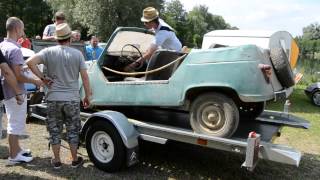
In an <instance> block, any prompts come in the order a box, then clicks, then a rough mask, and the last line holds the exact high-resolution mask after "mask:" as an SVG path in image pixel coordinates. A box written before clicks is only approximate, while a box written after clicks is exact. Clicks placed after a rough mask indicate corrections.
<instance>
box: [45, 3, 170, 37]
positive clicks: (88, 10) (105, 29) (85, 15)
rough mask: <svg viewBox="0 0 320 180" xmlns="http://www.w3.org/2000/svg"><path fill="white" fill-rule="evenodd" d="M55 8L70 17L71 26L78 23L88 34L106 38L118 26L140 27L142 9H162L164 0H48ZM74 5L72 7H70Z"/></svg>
mask: <svg viewBox="0 0 320 180" xmlns="http://www.w3.org/2000/svg"><path fill="white" fill-rule="evenodd" d="M48 1H49V4H50V5H51V6H52V8H53V9H55V10H62V11H64V12H65V13H66V14H67V15H68V16H70V17H72V19H71V18H70V19H68V22H69V23H70V24H71V26H72V27H73V26H74V25H76V24H80V25H81V26H82V27H84V28H87V29H88V34H96V35H98V36H99V37H100V38H101V39H102V40H107V39H108V37H109V36H110V35H111V33H112V32H113V31H114V30H115V29H116V28H117V27H119V26H138V27H142V26H143V24H142V23H141V21H140V18H141V15H142V13H141V12H142V10H143V9H144V8H145V7H147V6H153V7H156V8H158V9H162V4H163V2H164V0H140V1H127V0H77V1H75V0H71V1H63V0H58V1H57V0H48ZM72 7H74V8H72Z"/></svg>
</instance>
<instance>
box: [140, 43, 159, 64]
mask: <svg viewBox="0 0 320 180" xmlns="http://www.w3.org/2000/svg"><path fill="white" fill-rule="evenodd" d="M157 49H158V48H157V46H156V45H155V44H151V45H150V47H149V48H148V49H147V52H146V53H145V54H144V55H143V56H142V57H141V58H139V59H138V60H136V62H137V63H143V62H144V61H146V60H148V59H150V58H151V56H152V54H153V53H154V52H155V51H156V50H157Z"/></svg>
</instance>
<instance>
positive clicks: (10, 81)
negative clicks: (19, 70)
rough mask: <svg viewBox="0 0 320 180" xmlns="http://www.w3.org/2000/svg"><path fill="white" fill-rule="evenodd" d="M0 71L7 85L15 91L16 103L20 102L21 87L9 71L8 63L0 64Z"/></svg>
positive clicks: (21, 99)
mask: <svg viewBox="0 0 320 180" xmlns="http://www.w3.org/2000/svg"><path fill="white" fill-rule="evenodd" d="M0 69H1V73H2V74H3V76H4V77H5V79H6V81H7V83H8V84H9V86H10V87H11V88H12V89H13V90H14V92H15V93H16V100H17V104H19V105H20V104H22V103H23V101H24V99H23V97H22V89H20V88H19V86H18V82H17V79H16V77H15V76H14V74H13V72H12V71H11V69H10V67H9V65H8V64H7V63H1V64H0Z"/></svg>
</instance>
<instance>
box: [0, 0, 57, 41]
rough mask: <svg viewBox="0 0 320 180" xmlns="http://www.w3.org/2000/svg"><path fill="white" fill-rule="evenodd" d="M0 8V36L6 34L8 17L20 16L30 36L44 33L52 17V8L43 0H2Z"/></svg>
mask: <svg viewBox="0 0 320 180" xmlns="http://www.w3.org/2000/svg"><path fill="white" fill-rule="evenodd" d="M0 9H1V11H0V24H1V26H2V27H1V28H0V37H3V36H5V34H6V32H5V31H6V30H5V28H4V25H5V22H6V20H7V18H8V17H11V16H16V17H19V18H20V19H21V20H22V21H23V22H24V25H25V32H26V35H27V36H29V37H33V36H35V35H38V34H41V35H42V31H43V28H44V26H45V25H46V24H47V22H50V21H51V18H52V16H51V9H50V7H49V6H48V5H47V4H46V2H44V1H43V0H1V1H0Z"/></svg>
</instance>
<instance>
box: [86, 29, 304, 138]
mask: <svg viewBox="0 0 320 180" xmlns="http://www.w3.org/2000/svg"><path fill="white" fill-rule="evenodd" d="M235 34H238V35H239V34H240V36H239V37H238V40H237V39H236V38H235V37H236V36H235ZM153 37H154V34H153V32H151V31H148V30H146V29H140V28H125V27H122V28H118V29H116V30H115V32H114V33H113V34H112V36H111V37H110V39H109V41H108V43H107V46H106V48H105V50H104V51H103V53H102V55H101V56H100V58H99V59H98V60H97V61H94V62H93V64H92V65H91V66H90V68H89V69H88V74H89V78H90V83H91V87H92V91H93V96H92V100H91V104H92V109H100V110H101V109H103V108H105V107H107V108H108V107H110V106H126V107H137V106H141V107H146V106H147V107H157V108H158V107H161V108H171V109H180V110H181V109H182V110H185V111H188V112H189V114H190V115H189V121H190V124H191V127H192V128H193V130H194V131H195V132H198V133H203V134H207V135H213V136H218V137H230V136H231V135H232V134H233V133H234V132H235V130H236V129H237V127H238V124H239V123H241V122H240V121H241V120H242V119H245V118H246V119H248V118H249V119H254V118H256V117H257V116H259V115H260V114H261V113H262V112H263V110H264V104H265V102H266V101H268V100H272V99H278V98H280V97H282V98H286V97H287V96H289V95H290V93H291V92H292V86H293V85H294V77H293V73H292V68H294V66H295V64H296V61H297V54H298V52H299V49H298V48H297V44H296V42H295V41H294V39H293V38H292V36H291V35H290V34H289V33H288V32H283V31H281V32H272V33H270V32H269V33H260V34H257V33H252V32H250V33H244V32H242V31H232V33H231V34H230V33H229V34H228V32H227V31H226V34H224V35H223V36H221V38H219V39H220V40H221V39H223V37H224V38H225V39H228V41H225V42H224V43H222V42H221V41H220V42H215V41H214V39H211V40H210V38H211V37H209V36H205V38H207V39H204V42H205V43H206V44H210V43H211V45H209V46H208V47H205V46H203V47H202V49H192V50H191V51H190V52H188V53H185V52H173V51H166V50H158V51H156V52H155V53H154V55H153V56H152V57H151V59H150V60H149V61H148V64H147V65H146V66H140V67H139V68H138V69H136V71H137V72H138V73H137V72H136V73H137V74H138V75H137V76H136V77H132V75H134V74H130V73H125V72H123V68H124V67H125V66H126V65H128V64H130V63H132V62H133V61H134V60H136V59H137V58H139V57H141V55H142V54H143V53H145V52H146V50H147V48H148V46H149V44H150V43H151V42H152V39H153ZM232 38H234V39H235V40H236V41H239V42H240V39H241V42H242V44H236V45H233V44H228V42H232V41H230V39H232ZM254 38H255V39H256V41H252V39H254ZM249 39H250V41H248V43H245V42H246V40H249ZM261 41H263V42H264V43H266V46H261V45H260V44H259V43H257V42H261ZM255 42H256V43H255ZM243 44H244V45H243ZM143 73H144V75H139V74H143ZM290 89H291V91H290ZM81 94H82V97H83V95H84V93H83V90H81ZM141 113H143V112H141Z"/></svg>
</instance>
